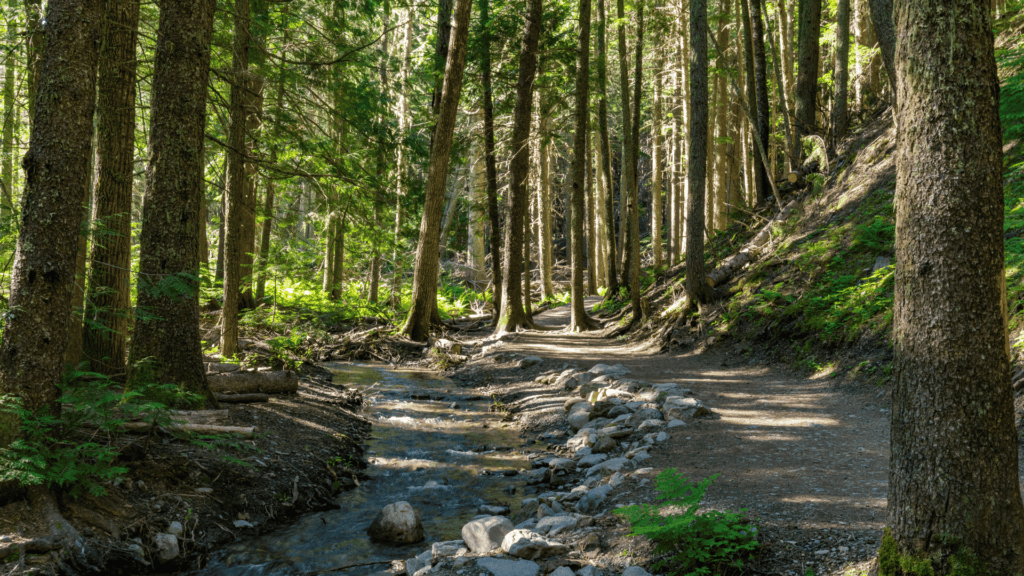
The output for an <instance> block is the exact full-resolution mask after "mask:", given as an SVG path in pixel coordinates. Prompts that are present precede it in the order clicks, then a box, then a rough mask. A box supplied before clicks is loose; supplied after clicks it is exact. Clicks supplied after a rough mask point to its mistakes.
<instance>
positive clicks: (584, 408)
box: [565, 402, 594, 430]
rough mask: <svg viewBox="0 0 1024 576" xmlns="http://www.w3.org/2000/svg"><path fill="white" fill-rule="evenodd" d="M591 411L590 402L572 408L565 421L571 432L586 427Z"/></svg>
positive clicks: (592, 407)
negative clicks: (570, 427)
mask: <svg viewBox="0 0 1024 576" xmlns="http://www.w3.org/2000/svg"><path fill="white" fill-rule="evenodd" d="M593 409H594V406H593V405H592V404H591V403H590V402H580V403H578V404H576V405H575V406H573V407H572V410H571V411H570V412H569V415H568V416H566V417H565V419H566V421H568V422H569V426H572V429H573V430H579V429H581V428H584V427H586V425H587V423H588V422H590V412H591V411H592V410H593Z"/></svg>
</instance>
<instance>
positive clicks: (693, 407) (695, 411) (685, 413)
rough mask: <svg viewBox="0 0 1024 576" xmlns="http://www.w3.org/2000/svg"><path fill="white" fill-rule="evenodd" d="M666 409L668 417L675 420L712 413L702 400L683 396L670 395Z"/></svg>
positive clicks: (666, 402) (666, 400) (666, 401)
mask: <svg viewBox="0 0 1024 576" xmlns="http://www.w3.org/2000/svg"><path fill="white" fill-rule="evenodd" d="M664 410H665V416H666V417H667V418H669V419H675V420H686V419H687V418H700V417H701V416H707V415H708V414H710V413H711V411H710V410H708V409H707V408H706V407H705V406H704V404H702V403H701V401H700V400H697V399H696V398H683V397H681V396H669V397H668V398H666V399H665V405H664Z"/></svg>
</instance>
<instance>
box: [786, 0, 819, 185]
mask: <svg viewBox="0 0 1024 576" xmlns="http://www.w3.org/2000/svg"><path fill="white" fill-rule="evenodd" d="M793 1H797V0H793ZM799 2H800V30H799V32H800V36H799V52H798V55H797V60H798V65H799V68H798V69H797V77H796V142H795V143H794V146H795V147H797V148H799V145H800V144H799V142H800V139H801V138H803V137H804V136H807V135H809V134H813V133H814V131H815V129H816V125H817V122H816V115H817V96H818V52H819V46H818V40H819V38H821V0H799ZM795 152H797V154H799V149H798V150H796V151H795ZM793 161H794V162H795V163H796V164H798V165H799V164H800V156H799V155H796V156H795V157H794V159H793Z"/></svg>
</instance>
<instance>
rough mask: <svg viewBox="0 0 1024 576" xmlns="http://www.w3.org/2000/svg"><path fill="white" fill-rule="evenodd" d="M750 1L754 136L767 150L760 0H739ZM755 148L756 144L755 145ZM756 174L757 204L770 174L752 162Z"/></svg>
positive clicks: (765, 191)
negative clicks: (755, 120) (755, 114)
mask: <svg viewBox="0 0 1024 576" xmlns="http://www.w3.org/2000/svg"><path fill="white" fill-rule="evenodd" d="M740 2H750V34H751V40H752V48H753V52H754V92H755V96H756V100H755V102H756V103H757V106H756V107H757V127H756V137H757V139H758V140H759V141H760V142H761V149H762V150H764V151H766V152H767V151H768V149H769V148H768V135H769V126H770V124H771V116H770V114H769V110H768V68H767V65H766V63H765V55H764V33H765V32H764V21H763V20H762V19H761V0H740ZM755 148H756V146H755ZM754 167H755V171H754V173H755V174H756V175H757V183H756V186H755V190H756V191H757V204H758V206H760V205H762V204H764V200H765V198H766V197H767V196H768V191H769V190H770V189H771V183H770V182H769V181H768V180H769V179H770V178H771V177H772V176H771V174H770V173H769V172H768V169H767V168H766V167H765V165H764V163H762V162H755V163H754Z"/></svg>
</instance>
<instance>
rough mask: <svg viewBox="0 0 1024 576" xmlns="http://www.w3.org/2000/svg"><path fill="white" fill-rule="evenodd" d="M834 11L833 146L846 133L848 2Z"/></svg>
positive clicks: (848, 72) (847, 0)
mask: <svg viewBox="0 0 1024 576" xmlns="http://www.w3.org/2000/svg"><path fill="white" fill-rule="evenodd" d="M838 1H839V6H838V8H837V10H836V60H835V71H834V72H833V74H832V79H833V81H834V82H835V101H834V102H833V103H832V141H833V143H834V144H833V146H834V145H835V143H838V142H839V139H840V138H842V137H843V135H844V134H845V132H846V124H847V122H848V120H849V117H848V115H847V92H848V88H849V85H850V0H838Z"/></svg>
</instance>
